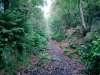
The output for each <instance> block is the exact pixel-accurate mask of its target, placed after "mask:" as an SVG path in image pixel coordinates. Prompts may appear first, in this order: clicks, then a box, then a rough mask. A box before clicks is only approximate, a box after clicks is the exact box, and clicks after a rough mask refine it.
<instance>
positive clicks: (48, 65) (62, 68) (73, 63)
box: [14, 39, 85, 75]
mask: <svg viewBox="0 0 100 75" xmlns="http://www.w3.org/2000/svg"><path fill="white" fill-rule="evenodd" d="M60 46H61V44H60V43H57V42H55V41H52V40H51V39H49V45H48V49H49V50H47V51H46V53H48V55H49V56H50V58H51V60H49V61H45V63H44V64H43V65H42V66H37V65H36V64H37V63H38V57H39V55H36V56H32V55H30V58H29V59H28V60H27V61H28V63H30V64H29V65H27V66H26V65H24V64H25V63H24V64H20V65H19V66H18V68H19V71H17V72H16V71H14V75H85V74H82V73H80V71H79V70H80V69H81V68H82V67H83V64H80V63H78V61H77V60H79V57H78V55H76V56H75V58H73V59H71V58H69V57H67V56H65V55H64V54H63V50H62V49H61V48H60ZM66 46H68V44H67V43H64V44H63V47H66ZM70 52H73V50H72V49H69V53H70ZM23 66H24V70H22V71H20V69H21V68H22V67H23Z"/></svg>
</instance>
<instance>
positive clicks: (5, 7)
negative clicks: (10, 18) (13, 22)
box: [3, 0, 9, 11]
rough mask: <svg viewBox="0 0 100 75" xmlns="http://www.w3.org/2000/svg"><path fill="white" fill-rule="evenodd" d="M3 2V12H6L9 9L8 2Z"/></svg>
mask: <svg viewBox="0 0 100 75" xmlns="http://www.w3.org/2000/svg"><path fill="white" fill-rule="evenodd" d="M3 1H4V11H6V10H7V9H8V8H9V0H3Z"/></svg>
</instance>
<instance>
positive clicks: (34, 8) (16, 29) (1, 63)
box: [0, 0, 47, 71]
mask: <svg viewBox="0 0 100 75" xmlns="http://www.w3.org/2000/svg"><path fill="white" fill-rule="evenodd" d="M43 4H44V1H43V0H14V1H13V0H0V69H2V68H4V69H5V70H7V71H10V70H11V69H12V68H15V66H16V65H17V64H18V62H19V61H26V58H27V57H28V54H30V53H31V54H38V53H39V52H41V51H44V50H45V48H46V45H47V37H46V35H45V30H43V29H45V23H46V22H45V18H44V16H43V12H42V10H41V9H40V8H39V7H38V6H40V5H43Z"/></svg>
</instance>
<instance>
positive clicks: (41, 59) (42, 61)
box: [37, 53, 50, 66]
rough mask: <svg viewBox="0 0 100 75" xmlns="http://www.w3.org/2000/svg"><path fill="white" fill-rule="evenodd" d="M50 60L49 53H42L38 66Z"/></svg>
mask: <svg viewBox="0 0 100 75" xmlns="http://www.w3.org/2000/svg"><path fill="white" fill-rule="evenodd" d="M47 60H50V57H49V55H48V54H47V53H41V54H40V56H39V61H38V63H37V66H41V65H43V64H44V62H45V61H47Z"/></svg>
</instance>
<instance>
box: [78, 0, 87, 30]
mask: <svg viewBox="0 0 100 75" xmlns="http://www.w3.org/2000/svg"><path fill="white" fill-rule="evenodd" d="M79 10H80V17H81V21H82V26H83V28H84V29H86V24H85V21H84V15H83V10H82V0H79Z"/></svg>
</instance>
